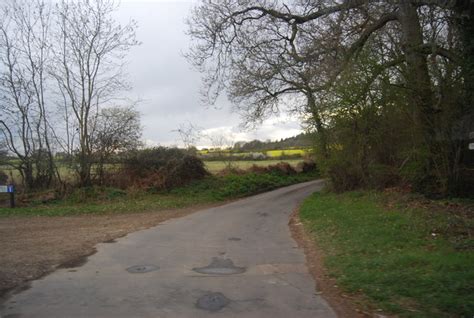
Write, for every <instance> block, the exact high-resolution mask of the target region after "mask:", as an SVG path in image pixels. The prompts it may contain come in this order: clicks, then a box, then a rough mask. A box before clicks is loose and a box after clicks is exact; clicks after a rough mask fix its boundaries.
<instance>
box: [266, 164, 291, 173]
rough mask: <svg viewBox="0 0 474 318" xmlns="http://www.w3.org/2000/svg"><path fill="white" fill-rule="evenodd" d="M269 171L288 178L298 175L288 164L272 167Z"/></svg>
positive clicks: (269, 167)
mask: <svg viewBox="0 0 474 318" xmlns="http://www.w3.org/2000/svg"><path fill="white" fill-rule="evenodd" d="M268 171H270V172H274V173H278V174H283V175H286V176H289V175H292V174H296V170H295V169H293V167H292V166H291V165H290V164H289V163H287V162H279V163H277V164H276V165H270V166H268Z"/></svg>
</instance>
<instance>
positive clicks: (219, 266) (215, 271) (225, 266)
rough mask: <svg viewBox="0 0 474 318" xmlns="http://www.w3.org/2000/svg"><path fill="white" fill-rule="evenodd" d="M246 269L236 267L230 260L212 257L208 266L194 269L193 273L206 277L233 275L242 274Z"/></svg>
mask: <svg viewBox="0 0 474 318" xmlns="http://www.w3.org/2000/svg"><path fill="white" fill-rule="evenodd" d="M246 270H247V269H246V268H245V267H238V266H235V265H234V262H232V260H231V259H230V258H220V257H213V258H212V261H211V263H210V264H209V265H207V266H204V267H195V268H193V271H195V272H196V273H200V274H206V275H235V274H242V273H243V272H245V271H246Z"/></svg>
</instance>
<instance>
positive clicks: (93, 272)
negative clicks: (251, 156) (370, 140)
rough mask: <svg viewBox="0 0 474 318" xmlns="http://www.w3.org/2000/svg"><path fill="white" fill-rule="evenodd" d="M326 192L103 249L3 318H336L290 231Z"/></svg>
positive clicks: (160, 229)
mask: <svg viewBox="0 0 474 318" xmlns="http://www.w3.org/2000/svg"><path fill="white" fill-rule="evenodd" d="M321 186H322V182H321V181H314V182H307V183H303V184H298V185H293V186H290V187H286V188H282V189H279V190H276V191H272V192H268V193H264V194H260V195H257V196H253V197H249V198H246V199H242V200H239V201H236V202H233V203H230V204H227V205H224V206H220V207H216V208H211V209H207V210H202V211H199V212H196V213H194V214H192V215H189V216H186V217H183V218H180V219H173V220H169V221H167V222H164V223H162V224H160V225H159V226H157V227H154V228H151V229H148V230H143V231H139V232H135V233H131V234H129V235H128V236H126V237H124V238H121V239H119V240H117V242H116V243H112V244H111V243H109V244H99V245H98V246H97V248H98V252H97V253H96V254H94V255H92V256H90V257H89V259H88V261H87V263H85V264H84V265H83V266H81V267H77V268H74V269H61V270H58V271H56V272H54V273H53V274H51V275H49V276H47V277H45V278H44V279H41V280H37V281H35V282H33V284H32V287H31V288H30V289H28V290H26V291H24V292H22V293H20V294H17V295H15V296H13V297H11V298H10V299H9V300H8V301H6V302H5V303H4V304H3V306H2V308H1V309H0V313H1V314H0V317H1V318H24V317H40V318H41V317H48V318H52V317H87V318H93V317H103V318H108V317H110V318H112V317H114V318H115V317H127V318H130V317H178V318H180V317H213V318H220V317H270V318H278V317H282V318H297V317H335V314H334V312H333V310H332V309H331V308H330V307H329V305H328V304H327V303H326V302H325V301H324V299H322V298H321V297H320V296H318V295H315V285H314V284H315V283H314V281H313V279H312V278H311V276H310V274H309V273H308V270H307V268H306V265H305V258H304V254H303V251H302V250H301V249H299V248H298V247H297V245H296V242H295V241H294V240H293V239H292V238H291V235H290V232H289V228H288V218H289V215H290V214H291V212H292V211H293V209H294V208H295V207H296V206H297V205H298V204H299V203H300V202H301V201H302V200H303V199H304V198H305V197H306V196H308V195H309V194H310V193H312V192H314V191H317V190H320V188H321ZM136 265H139V266H138V267H134V266H136ZM127 269H128V270H129V271H127ZM130 271H131V272H132V273H131V272H130ZM133 271H136V272H138V273H133Z"/></svg>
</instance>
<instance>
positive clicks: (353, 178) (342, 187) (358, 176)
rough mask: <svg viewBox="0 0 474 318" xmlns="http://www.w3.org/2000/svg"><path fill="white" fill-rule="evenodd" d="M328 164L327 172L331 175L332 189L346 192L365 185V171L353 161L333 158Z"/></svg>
mask: <svg viewBox="0 0 474 318" xmlns="http://www.w3.org/2000/svg"><path fill="white" fill-rule="evenodd" d="M326 164H327V167H326V174H327V176H328V177H329V180H330V185H331V188H332V190H334V191H336V192H344V191H349V190H354V189H356V188H358V187H361V186H363V183H362V180H363V179H364V176H363V173H362V171H361V170H360V169H358V168H357V167H356V166H355V165H354V164H353V163H351V162H347V161H346V160H341V159H332V160H329V161H328V162H327V163H326Z"/></svg>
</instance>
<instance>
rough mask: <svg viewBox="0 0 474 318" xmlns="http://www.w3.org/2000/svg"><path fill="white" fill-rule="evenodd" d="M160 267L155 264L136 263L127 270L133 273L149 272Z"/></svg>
mask: <svg viewBox="0 0 474 318" xmlns="http://www.w3.org/2000/svg"><path fill="white" fill-rule="evenodd" d="M158 269H159V267H158V266H155V265H135V266H132V267H129V268H127V272H129V273H132V274H140V273H148V272H152V271H156V270H158Z"/></svg>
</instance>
